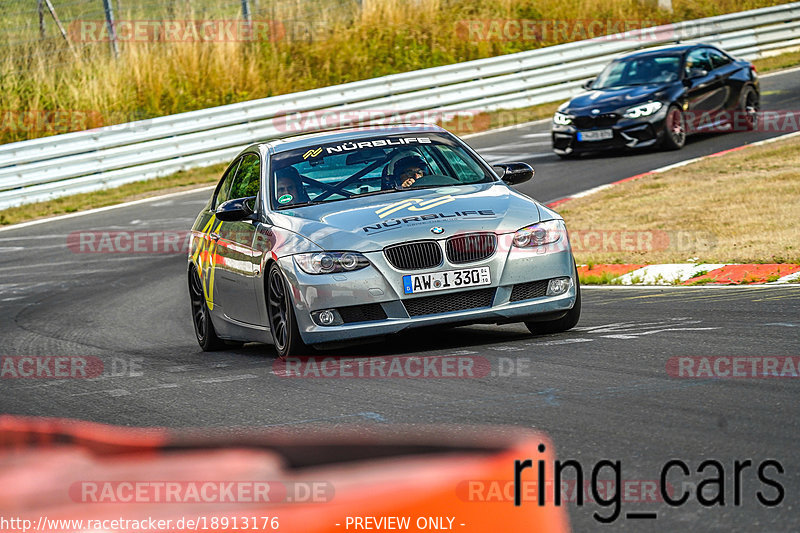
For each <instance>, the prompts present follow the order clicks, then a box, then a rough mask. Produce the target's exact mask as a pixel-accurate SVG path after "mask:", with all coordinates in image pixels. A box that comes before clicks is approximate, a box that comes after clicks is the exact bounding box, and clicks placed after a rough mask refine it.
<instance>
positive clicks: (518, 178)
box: [492, 163, 533, 185]
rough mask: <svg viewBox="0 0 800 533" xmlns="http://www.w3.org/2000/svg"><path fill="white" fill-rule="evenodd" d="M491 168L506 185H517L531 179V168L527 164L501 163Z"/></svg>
mask: <svg viewBox="0 0 800 533" xmlns="http://www.w3.org/2000/svg"><path fill="white" fill-rule="evenodd" d="M492 168H493V169H494V171H495V172H497V175H498V176H500V179H502V180H503V181H504V182H505V183H506V184H508V185H519V184H520V183H525V182H526V181H528V180H529V179H531V178H532V177H533V167H532V166H530V165H529V164H528V163H502V164H499V165H494V166H493V167H492Z"/></svg>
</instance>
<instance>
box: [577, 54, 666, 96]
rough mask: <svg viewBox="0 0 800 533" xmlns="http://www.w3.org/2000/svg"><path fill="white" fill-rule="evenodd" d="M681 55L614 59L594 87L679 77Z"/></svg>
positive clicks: (633, 83) (650, 81) (645, 83)
mask: <svg viewBox="0 0 800 533" xmlns="http://www.w3.org/2000/svg"><path fill="white" fill-rule="evenodd" d="M680 63H681V58H680V56H679V55H664V56H652V55H649V56H640V57H631V58H628V59H618V60H616V61H612V62H611V63H609V65H608V66H607V67H606V68H605V69H604V70H603V72H601V73H600V75H599V76H597V79H596V80H595V81H594V83H592V89H611V88H617V87H628V86H631V85H647V84H650V83H669V82H673V81H676V80H677V79H678V73H679V72H680V71H679V68H680Z"/></svg>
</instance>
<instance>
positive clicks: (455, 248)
mask: <svg viewBox="0 0 800 533" xmlns="http://www.w3.org/2000/svg"><path fill="white" fill-rule="evenodd" d="M445 249H446V251H447V259H448V260H449V261H450V262H451V263H453V264H454V265H458V264H462V263H473V262H475V261H480V260H482V259H486V258H487V257H491V256H492V254H494V251H495V250H496V249H497V235H495V234H494V233H473V234H470V235H458V236H456V237H451V238H449V239H447V242H446V243H445Z"/></svg>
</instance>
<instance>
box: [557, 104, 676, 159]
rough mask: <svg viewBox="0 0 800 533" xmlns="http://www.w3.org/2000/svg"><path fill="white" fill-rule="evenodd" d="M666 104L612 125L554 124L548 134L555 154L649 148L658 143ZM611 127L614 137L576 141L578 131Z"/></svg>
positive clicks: (664, 117) (662, 133) (621, 119)
mask: <svg viewBox="0 0 800 533" xmlns="http://www.w3.org/2000/svg"><path fill="white" fill-rule="evenodd" d="M666 107H667V106H665V107H664V108H662V109H660V110H659V111H658V112H656V113H654V114H653V115H651V116H649V117H642V118H638V119H625V118H620V119H619V120H618V121H617V122H616V123H615V124H609V125H605V126H592V127H589V128H584V129H581V128H577V127H575V126H574V125H573V124H569V125H566V126H562V125H557V124H553V128H552V132H551V136H552V141H553V151H554V152H555V153H557V154H562V155H570V154H579V153H585V152H595V151H602V150H625V149H639V148H648V147H652V146H655V145H657V144H659V143H660V142H661V140H662V138H663V136H664V121H665V120H666ZM604 129H610V130H611V131H612V134H613V137H612V138H611V139H604V140H601V141H579V140H578V133H579V132H585V131H597V130H604Z"/></svg>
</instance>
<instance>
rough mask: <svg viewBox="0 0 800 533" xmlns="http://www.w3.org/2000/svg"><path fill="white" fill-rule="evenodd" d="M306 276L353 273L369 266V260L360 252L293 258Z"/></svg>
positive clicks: (316, 253) (312, 254)
mask: <svg viewBox="0 0 800 533" xmlns="http://www.w3.org/2000/svg"><path fill="white" fill-rule="evenodd" d="M292 257H293V258H294V262H295V264H296V265H297V266H298V267H300V270H302V271H303V272H305V273H306V274H333V273H336V272H353V271H355V270H361V269H362V268H365V267H368V266H369V264H370V263H369V259H367V258H366V257H364V256H363V255H361V254H360V253H358V252H313V253H309V254H297V255H293V256H292Z"/></svg>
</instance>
